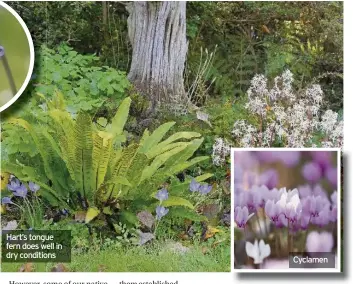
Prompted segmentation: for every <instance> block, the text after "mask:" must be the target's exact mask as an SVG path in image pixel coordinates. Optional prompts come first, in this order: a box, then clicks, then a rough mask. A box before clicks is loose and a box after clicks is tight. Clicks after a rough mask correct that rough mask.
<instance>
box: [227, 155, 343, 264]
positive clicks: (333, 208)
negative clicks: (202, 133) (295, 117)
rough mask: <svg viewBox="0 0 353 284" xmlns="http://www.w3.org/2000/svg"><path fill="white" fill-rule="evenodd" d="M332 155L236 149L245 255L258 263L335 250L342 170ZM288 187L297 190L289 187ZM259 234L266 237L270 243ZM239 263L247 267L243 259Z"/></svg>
mask: <svg viewBox="0 0 353 284" xmlns="http://www.w3.org/2000/svg"><path fill="white" fill-rule="evenodd" d="M333 153H334V152H333V151H313V152H309V151H264V152H261V151H252V152H247V151H241V152H237V151H236V152H235V153H234V161H235V164H234V169H233V175H232V183H233V188H234V204H235V208H234V223H235V226H236V228H237V232H238V235H239V234H240V235H241V236H242V237H238V240H237V241H236V245H237V244H238V245H239V239H245V241H246V245H245V252H244V253H246V254H247V255H248V257H250V258H252V259H253V260H254V262H253V264H255V266H256V265H259V264H262V263H263V262H264V259H265V258H266V257H271V258H277V259H278V258H281V257H284V256H288V255H289V254H290V253H292V252H295V251H296V252H302V253H304V254H305V253H306V254H309V255H310V254H311V253H316V252H332V250H333V249H334V246H333V244H334V241H333V239H334V235H336V234H337V219H338V212H337V202H338V200H337V199H338V198H337V175H338V174H337V167H336V160H335V157H334V155H333ZM289 175H291V176H292V178H290V177H288V176H289ZM286 185H289V186H292V185H293V186H294V185H295V186H296V188H293V189H287V188H286V187H285V186H286ZM254 238H255V242H254V243H252V242H251V240H252V239H254ZM257 238H262V239H265V241H266V242H268V243H269V244H268V245H269V247H268V248H267V246H268V245H266V246H265V243H264V240H260V242H258V240H257ZM322 240H327V241H322ZM318 243H319V245H318ZM238 257H239V256H238ZM235 259H236V261H237V255H236V257H235ZM265 262H266V261H265ZM236 266H237V268H240V267H241V266H242V265H241V264H240V263H239V261H238V262H237V263H236ZM262 266H266V265H265V264H264V265H262ZM262 268H263V267H262Z"/></svg>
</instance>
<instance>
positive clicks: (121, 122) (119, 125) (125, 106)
mask: <svg viewBox="0 0 353 284" xmlns="http://www.w3.org/2000/svg"><path fill="white" fill-rule="evenodd" d="M130 104H131V99H130V98H129V97H128V98H126V99H124V100H123V101H122V102H121V104H120V106H119V108H118V111H117V112H116V114H115V116H114V118H113V120H112V124H111V132H112V133H113V134H114V135H121V134H122V133H123V130H124V126H125V123H126V121H127V118H128V116H129V110H130Z"/></svg>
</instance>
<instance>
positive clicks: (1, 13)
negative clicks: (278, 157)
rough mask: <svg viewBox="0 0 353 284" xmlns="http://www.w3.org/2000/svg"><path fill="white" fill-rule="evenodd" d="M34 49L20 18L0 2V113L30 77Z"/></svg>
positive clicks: (11, 102)
mask: <svg viewBox="0 0 353 284" xmlns="http://www.w3.org/2000/svg"><path fill="white" fill-rule="evenodd" d="M33 65H34V47H33V41H32V37H31V34H30V33H29V30H28V28H27V26H26V24H25V23H24V22H23V20H22V19H21V17H20V16H19V15H18V14H17V13H16V11H15V10H13V9H12V8H11V7H9V6H8V5H7V4H5V3H3V2H0V112H2V111H3V110H5V109H7V108H8V107H9V106H10V105H12V104H13V103H14V102H15V101H16V100H17V99H18V98H19V96H20V95H21V94H22V93H23V91H24V90H25V88H26V87H27V84H28V82H29V80H30V78H31V76H32V71H33Z"/></svg>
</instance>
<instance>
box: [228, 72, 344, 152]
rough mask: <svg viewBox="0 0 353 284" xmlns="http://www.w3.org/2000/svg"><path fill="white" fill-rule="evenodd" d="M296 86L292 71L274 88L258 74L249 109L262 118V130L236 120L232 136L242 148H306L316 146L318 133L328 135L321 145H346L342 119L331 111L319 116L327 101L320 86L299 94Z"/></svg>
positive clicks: (250, 89)
mask: <svg viewBox="0 0 353 284" xmlns="http://www.w3.org/2000/svg"><path fill="white" fill-rule="evenodd" d="M292 83H293V74H292V73H291V72H290V71H289V70H286V71H285V72H284V73H283V74H282V75H280V76H278V77H276V78H275V79H274V86H273V88H272V89H269V88H268V87H267V84H268V82H267V78H266V77H265V76H263V75H256V76H255V77H254V78H253V79H252V81H251V85H250V87H249V89H248V91H247V95H248V99H249V101H248V103H247V104H246V108H247V109H248V110H249V111H250V112H251V113H253V114H255V115H256V116H258V117H259V120H260V123H261V127H260V128H256V127H255V126H253V125H252V124H250V123H248V122H247V121H245V120H237V121H235V123H234V126H233V131H232V134H233V137H234V138H235V139H237V141H239V144H240V146H242V147H271V146H273V145H274V143H275V142H276V141H282V143H283V144H284V146H285V147H294V148H296V147H297V148H302V147H306V146H312V145H310V144H312V143H311V140H312V138H313V133H314V132H315V131H322V132H323V133H324V134H325V135H326V138H325V140H324V141H322V143H321V146H323V147H342V146H343V122H342V121H339V120H338V114H337V113H335V112H333V111H332V110H327V111H326V112H325V113H324V114H323V115H322V116H321V117H320V115H319V111H320V109H321V106H322V102H323V92H322V90H321V87H320V85H313V86H311V87H309V88H307V89H306V90H305V92H304V93H302V94H296V93H295V91H294V90H293V88H292ZM315 146H318V145H315Z"/></svg>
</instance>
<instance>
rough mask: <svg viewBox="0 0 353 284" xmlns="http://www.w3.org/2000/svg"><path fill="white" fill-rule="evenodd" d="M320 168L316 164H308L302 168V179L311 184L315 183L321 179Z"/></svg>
mask: <svg viewBox="0 0 353 284" xmlns="http://www.w3.org/2000/svg"><path fill="white" fill-rule="evenodd" d="M321 174H322V173H321V168H320V166H319V165H318V164H317V163H314V162H308V163H306V164H305V165H304V166H303V168H302V175H303V177H304V178H305V179H306V180H307V181H308V182H311V183H316V182H318V181H319V179H320V178H321Z"/></svg>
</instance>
